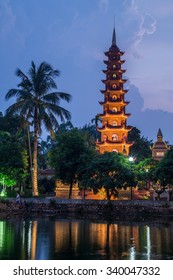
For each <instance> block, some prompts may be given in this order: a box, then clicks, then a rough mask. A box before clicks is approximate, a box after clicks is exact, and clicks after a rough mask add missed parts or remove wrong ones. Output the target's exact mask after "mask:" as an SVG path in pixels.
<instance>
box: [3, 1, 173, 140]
mask: <svg viewBox="0 0 173 280" xmlns="http://www.w3.org/2000/svg"><path fill="white" fill-rule="evenodd" d="M114 16H115V29H116V38H117V45H118V47H119V48H120V50H122V51H125V55H124V57H123V58H124V59H125V60H126V62H125V64H124V65H123V69H127V72H126V73H125V75H124V78H127V79H128V83H127V85H126V87H127V88H128V89H129V93H128V94H127V95H126V100H128V101H131V103H130V104H129V105H128V106H127V110H126V111H127V112H128V113H132V116H131V117H130V118H129V119H128V124H129V125H133V126H136V127H137V128H138V129H140V130H141V132H142V135H144V136H145V137H148V139H149V140H150V139H153V140H156V135H157V131H158V129H159V128H161V130H162V133H163V136H164V140H167V141H169V142H170V143H172V144H173V73H172V65H173V36H172V30H173V1H172V0H164V1H163V0H150V1H146V0H25V1H24V0H0V50H1V51H0V57H1V59H0V61H1V75H0V94H1V105H0V111H2V112H3V113H4V112H5V109H7V107H8V106H9V105H10V104H11V103H12V102H13V101H14V100H13V101H12V100H10V101H9V102H5V101H4V97H5V94H6V93H7V91H8V90H9V89H10V88H15V87H16V86H17V84H18V82H19V80H18V79H17V78H16V77H15V74H14V73H15V70H16V68H17V67H19V68H20V69H21V70H22V71H24V72H27V70H28V69H29V67H30V65H31V61H32V60H33V61H34V62H35V63H36V64H37V65H38V64H40V63H41V62H42V61H46V62H48V63H50V64H51V65H52V66H53V67H54V68H56V69H59V70H60V72H61V75H60V77H59V78H58V79H57V84H58V90H59V91H64V92H68V93H70V94H71V95H72V102H71V103H70V104H67V105H66V104H65V103H62V105H63V106H65V107H66V108H67V109H69V110H70V111H71V113H72V123H73V125H74V126H78V127H81V126H83V125H84V124H86V123H89V122H91V119H92V118H93V117H94V116H95V115H96V114H97V113H102V107H101V106H100V105H99V103H98V101H101V100H102V98H103V96H102V94H101V93H100V90H101V89H104V85H103V84H102V82H101V80H102V79H104V78H105V76H104V74H103V72H102V70H103V69H106V65H105V64H104V63H103V60H104V59H106V57H105V56H104V51H107V50H108V49H109V47H110V45H111V40H112V32H113V27H114ZM44 136H45V135H44Z"/></svg>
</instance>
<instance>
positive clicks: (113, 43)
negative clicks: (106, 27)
mask: <svg viewBox="0 0 173 280" xmlns="http://www.w3.org/2000/svg"><path fill="white" fill-rule="evenodd" d="M112 46H116V34H115V26H114V29H113V34H112Z"/></svg>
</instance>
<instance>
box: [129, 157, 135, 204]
mask: <svg viewBox="0 0 173 280" xmlns="http://www.w3.org/2000/svg"><path fill="white" fill-rule="evenodd" d="M129 161H130V169H131V172H132V162H133V161H134V158H133V157H129ZM130 199H131V200H132V199H133V193H132V186H130Z"/></svg>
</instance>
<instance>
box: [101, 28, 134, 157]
mask: <svg viewBox="0 0 173 280" xmlns="http://www.w3.org/2000/svg"><path fill="white" fill-rule="evenodd" d="M105 55H106V56H107V60H105V61H104V63H105V64H106V70H103V73H104V74H105V75H106V78H105V80H102V82H103V84H104V85H105V89H104V90H101V93H102V94H103V98H104V100H103V101H101V102H99V103H100V105H101V106H102V108H103V113H102V114H99V115H98V117H99V119H100V120H101V123H102V125H101V127H97V131H99V132H100V133H101V141H100V142H99V141H97V146H98V149H99V152H100V153H104V152H117V153H121V154H124V155H127V156H128V155H129V149H130V147H131V146H132V145H133V143H129V142H128V133H129V131H130V130H131V129H132V126H127V118H128V117H129V116H130V114H127V113H126V106H127V105H128V104H129V102H128V101H125V95H126V94H127V92H128V90H127V89H124V84H125V83H126V81H127V80H126V79H123V74H124V73H125V72H126V70H124V69H122V64H123V63H124V62H125V60H122V59H121V57H122V56H123V55H124V52H122V51H120V49H119V48H118V47H117V44H116V34H115V27H114V29H113V35H112V45H111V47H110V48H109V51H107V52H105Z"/></svg>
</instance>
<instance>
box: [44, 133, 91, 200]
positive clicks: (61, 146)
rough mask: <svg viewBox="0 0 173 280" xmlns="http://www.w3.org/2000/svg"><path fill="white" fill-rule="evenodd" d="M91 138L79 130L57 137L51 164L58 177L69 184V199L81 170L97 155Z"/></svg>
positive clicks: (51, 154)
mask: <svg viewBox="0 0 173 280" xmlns="http://www.w3.org/2000/svg"><path fill="white" fill-rule="evenodd" d="M91 142H92V139H91V137H90V136H89V135H88V134H86V133H83V132H82V131H80V130H78V129H72V130H70V131H65V132H63V133H60V134H59V135H58V136H57V145H56V147H55V148H53V149H52V151H51V152H50V155H49V157H50V163H51V166H52V167H54V168H55V175H56V177H57V178H58V179H59V180H61V181H62V182H63V183H65V184H69V185H70V187H69V198H70V197H71V195H72V188H73V185H74V183H76V182H77V180H78V175H79V168H80V167H81V166H86V165H87V163H88V162H89V161H90V160H91V159H92V157H93V155H94V154H95V150H94V147H93V146H92V145H91Z"/></svg>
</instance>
